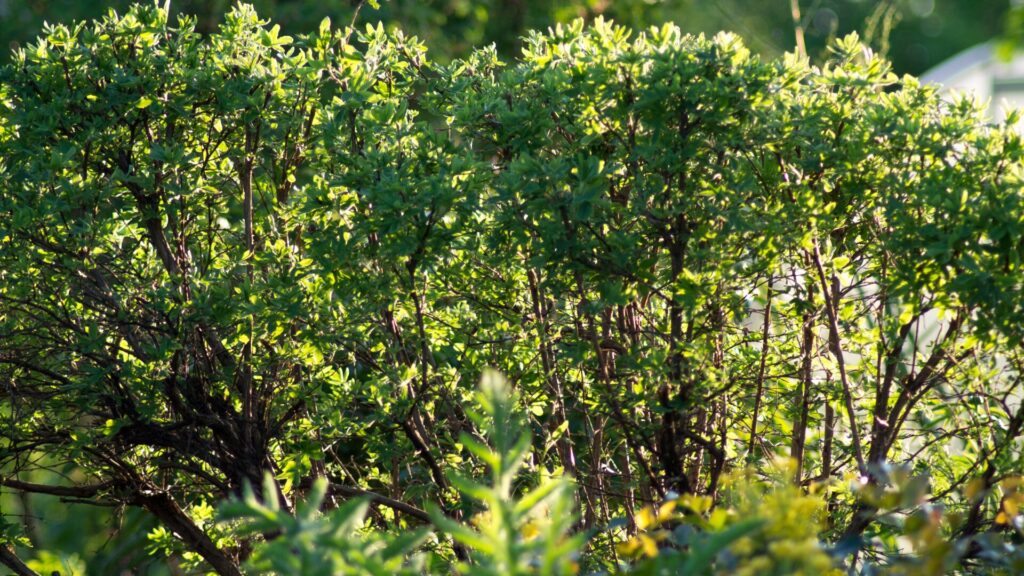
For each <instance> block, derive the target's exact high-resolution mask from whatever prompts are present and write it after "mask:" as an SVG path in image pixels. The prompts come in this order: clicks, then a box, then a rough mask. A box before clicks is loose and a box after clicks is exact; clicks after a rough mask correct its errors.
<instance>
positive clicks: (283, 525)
mask: <svg viewBox="0 0 1024 576" xmlns="http://www.w3.org/2000/svg"><path fill="white" fill-rule="evenodd" d="M274 490H275V484H274V480H273V478H272V477H270V476H267V477H266V479H265V481H264V488H263V493H264V494H272V493H273V491H274ZM326 491H327V481H326V480H324V479H323V478H319V479H317V481H316V482H314V483H313V486H312V489H311V490H310V492H309V494H307V496H306V501H305V502H303V503H302V504H300V505H299V506H298V508H297V509H296V511H295V514H294V515H292V514H289V513H288V512H287V511H285V510H282V509H281V508H280V506H279V505H278V502H277V500H276V499H274V498H270V499H267V500H266V502H265V503H263V502H260V501H259V500H258V499H257V498H256V496H255V494H254V493H253V491H252V488H251V487H250V486H249V485H246V487H245V488H244V496H243V498H242V499H241V500H237V501H234V502H230V503H227V504H225V505H223V506H221V509H220V514H219V517H220V519H221V520H222V521H241V522H242V525H241V527H240V528H239V529H237V530H236V532H237V533H239V534H271V536H270V537H269V538H270V540H269V541H268V542H266V543H263V544H261V545H259V546H258V547H257V549H256V550H255V551H254V553H253V555H252V556H251V558H250V559H249V567H250V568H251V569H252V570H254V571H255V572H256V573H260V574H268V573H276V574H303V575H308V576H333V575H336V574H372V575H374V576H383V575H386V574H396V575H405V574H409V575H411V574H420V573H421V572H420V567H419V566H418V563H417V562H416V561H415V560H413V561H411V562H410V561H407V559H406V556H407V555H410V554H411V553H412V552H414V551H415V549H416V548H417V546H419V544H420V543H421V542H422V540H423V539H424V537H425V534H424V533H423V532H421V531H416V532H409V533H408V534H405V535H403V536H400V537H395V538H390V539H384V538H383V537H382V536H381V535H379V534H374V533H372V532H371V533H367V532H364V531H362V530H361V528H362V526H363V523H364V521H365V520H366V513H367V510H368V508H369V502H367V501H366V500H359V499H357V500H353V501H351V502H347V503H346V504H344V505H342V506H340V507H338V508H337V509H335V510H332V511H331V512H330V514H327V515H323V516H321V515H320V514H319V512H318V511H319V509H320V507H321V506H322V505H323V504H324V496H325V493H326Z"/></svg>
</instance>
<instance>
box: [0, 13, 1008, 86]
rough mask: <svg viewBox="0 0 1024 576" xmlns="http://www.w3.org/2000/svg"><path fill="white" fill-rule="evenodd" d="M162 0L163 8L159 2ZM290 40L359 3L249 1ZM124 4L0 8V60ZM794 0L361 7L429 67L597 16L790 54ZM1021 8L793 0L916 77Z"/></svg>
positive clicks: (821, 33) (812, 39) (819, 42)
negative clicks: (413, 38) (427, 54)
mask: <svg viewBox="0 0 1024 576" xmlns="http://www.w3.org/2000/svg"><path fill="white" fill-rule="evenodd" d="M163 1H164V0H160V2H161V3H163ZM233 1H234V0H171V10H172V12H176V13H181V12H186V13H191V14H195V15H197V16H198V17H199V25H200V28H201V29H202V30H204V31H210V30H213V29H215V28H216V26H217V25H218V23H219V21H220V19H221V17H222V15H223V14H224V12H225V11H226V10H227V9H228V8H229V7H230V5H231V4H232V3H233ZM251 3H253V4H255V6H256V7H257V9H258V10H259V11H260V13H261V14H263V15H264V16H265V17H268V18H271V19H273V20H274V22H275V23H278V24H281V27H282V28H283V29H284V30H285V31H286V32H288V33H291V34H295V33H302V32H307V31H312V30H315V29H316V26H317V25H318V24H319V22H320V20H321V19H323V17H324V16H330V17H331V19H332V20H333V21H334V22H335V23H338V24H340V23H342V22H345V23H347V22H348V21H349V20H350V18H351V14H352V11H353V9H354V7H355V5H356V4H358V1H357V0H251ZM129 4H130V0H0V48H3V55H2V57H0V61H6V60H9V58H10V50H9V48H12V47H17V46H19V45H24V44H25V43H27V42H31V40H32V39H33V38H34V37H35V36H36V35H37V34H38V33H39V31H40V30H41V29H42V26H43V23H44V22H62V23H68V22H71V21H72V20H80V19H85V18H93V17H96V16H98V15H101V14H103V13H104V12H106V11H107V10H108V9H111V8H113V9H117V10H123V9H124V8H125V7H126V6H127V5H129ZM792 4H793V0H391V1H385V2H381V8H380V10H372V9H369V7H365V8H364V12H363V13H362V14H361V19H363V20H369V21H376V20H378V19H379V20H383V21H385V22H388V23H392V24H394V25H396V26H400V27H402V28H403V29H405V30H406V31H407V32H410V33H413V34H416V35H417V36H419V37H420V38H421V39H424V40H425V41H426V42H427V44H428V45H429V46H430V48H431V49H432V53H433V55H434V58H435V59H447V58H452V57H458V56H460V55H463V54H465V53H466V52H467V51H468V50H470V49H471V48H472V47H474V46H480V45H482V44H489V43H491V42H494V43H496V44H497V46H498V48H499V49H500V50H501V51H502V53H504V54H505V55H510V54H513V55H514V54H515V53H516V52H517V48H518V43H519V37H520V36H521V35H522V34H523V32H524V31H526V30H529V29H544V28H546V27H547V26H549V25H551V24H552V23H554V22H564V21H566V20H572V19H573V18H577V17H585V18H592V17H594V16H597V15H604V16H605V17H609V18H612V19H614V20H615V21H617V22H619V23H622V24H628V25H630V26H633V27H646V26H648V25H651V24H660V23H663V22H666V21H673V22H676V23H677V24H679V25H680V26H681V27H682V28H683V29H684V30H686V31H689V32H711V33H713V32H717V31H719V30H730V31H733V32H737V33H739V34H740V35H742V36H743V37H744V38H745V39H746V41H747V44H748V45H749V46H750V47H751V48H753V49H754V50H757V51H760V52H762V53H763V54H765V55H769V56H774V55H777V54H780V53H782V52H785V51H788V50H792V49H793V47H794V42H795V40H794V34H793V30H794V27H793V18H792ZM1021 4H1024V2H1022V1H1021V0H799V1H798V2H797V5H798V7H799V11H800V20H801V24H802V25H803V28H804V29H805V30H806V42H807V49H808V53H809V54H810V55H811V56H812V57H814V56H820V55H821V54H822V52H823V51H824V49H825V46H826V45H827V44H828V42H829V40H830V39H831V38H834V37H835V36H842V35H845V34H847V33H849V32H852V31H858V32H860V33H861V35H862V36H865V37H866V38H867V39H868V40H869V41H870V42H871V44H872V45H873V46H874V47H875V48H876V49H877V50H879V51H881V52H884V53H886V54H887V55H888V57H889V58H890V59H891V60H892V62H893V65H894V67H895V69H896V71H897V72H898V73H901V74H902V73H909V74H915V75H917V74H921V73H923V72H924V71H926V70H928V69H929V68H931V67H933V66H935V65H936V64H938V63H940V62H942V61H943V60H945V59H947V58H949V57H950V56H953V55H954V54H956V53H958V52H960V51H962V50H964V49H966V48H968V47H971V46H974V45H976V44H978V43H981V42H985V41H987V40H990V39H993V38H996V37H999V36H1001V35H1003V34H1004V33H1005V32H1007V31H1010V33H1011V35H1012V34H1013V33H1014V30H1013V29H1014V28H1017V27H1018V26H1017V25H1016V23H1015V21H1016V20H1024V18H1015V17H1013V16H1012V14H1011V13H1012V10H1011V9H1012V8H1015V6H1014V5H1017V7H1019V5H1021Z"/></svg>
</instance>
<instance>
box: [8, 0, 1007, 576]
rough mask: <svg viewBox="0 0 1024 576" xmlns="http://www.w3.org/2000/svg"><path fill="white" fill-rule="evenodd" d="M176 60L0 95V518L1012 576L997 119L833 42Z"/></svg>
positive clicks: (103, 61)
mask: <svg viewBox="0 0 1024 576" xmlns="http://www.w3.org/2000/svg"><path fill="white" fill-rule="evenodd" d="M193 26H194V21H192V20H189V19H183V20H180V21H178V22H177V23H169V22H168V21H167V15H166V14H165V13H164V12H162V11H160V10H158V9H155V8H147V7H137V8H135V9H133V10H132V11H131V12H129V13H127V14H126V15H124V16H118V15H114V14H111V15H110V16H108V17H107V18H105V19H103V20H101V21H98V22H96V23H94V24H91V25H85V24H81V25H76V26H74V27H70V28H69V27H63V26H57V27H52V28H50V29H48V30H47V32H46V36H45V37H44V38H42V39H41V40H40V41H39V42H37V43H36V44H33V45H31V46H28V47H26V48H25V49H24V50H22V51H20V52H19V53H18V54H17V55H16V58H15V61H14V62H13V63H12V64H11V65H10V66H7V67H6V68H4V70H3V73H2V74H3V76H2V84H0V103H2V106H0V214H2V218H0V382H2V383H3V386H4V395H3V397H2V400H0V414H2V416H3V426H4V434H3V436H2V438H0V473H2V477H0V485H2V486H4V487H5V488H6V490H8V491H11V492H14V493H22V494H36V495H39V496H36V497H37V498H39V497H44V496H47V495H48V496H49V497H57V498H64V499H66V500H69V501H73V502H76V503H88V504H95V505H99V506H103V507H110V508H111V509H112V510H114V511H115V514H120V513H121V512H120V511H122V510H124V509H141V510H144V511H146V512H147V513H148V514H149V517H150V518H152V519H153V520H152V521H153V522H154V523H155V525H154V527H153V529H152V531H151V532H150V536H149V538H150V544H151V546H150V551H151V553H152V554H153V555H154V556H155V557H157V558H169V559H171V560H170V561H173V562H174V563H178V564H192V565H201V566H203V569H209V570H213V571H215V572H217V573H221V574H238V573H240V572H241V570H242V568H241V567H242V565H243V564H244V563H245V562H246V560H251V561H252V563H253V564H252V565H253V566H255V567H257V569H264V568H270V567H276V569H278V570H281V571H284V572H288V571H290V570H293V569H294V568H293V566H295V564H289V562H308V563H307V564H304V565H303V566H315V565H316V563H317V562H321V561H322V562H325V563H326V564H322V565H321V569H325V570H328V571H329V572H330V571H338V570H342V569H347V568H342V567H343V566H349V567H351V566H355V568H354V569H357V570H358V569H367V570H369V569H371V567H372V569H374V570H378V571H379V570H387V571H392V572H393V571H399V570H405V569H407V570H410V571H416V570H420V569H422V570H442V571H443V570H447V569H448V567H449V566H453V565H456V564H458V565H460V566H463V567H464V568H465V571H467V572H470V573H510V572H512V571H515V570H518V571H520V572H529V571H531V570H540V569H541V567H542V566H546V567H547V569H548V572H549V573H565V572H567V571H572V570H577V569H578V570H580V571H582V572H591V571H600V570H607V571H616V570H622V571H627V570H635V571H638V572H640V573H677V572H678V571H679V570H683V569H685V570H689V571H691V572H694V573H698V572H713V571H717V572H720V573H733V572H739V571H747V572H749V573H769V572H770V573H780V574H781V573H796V572H799V571H801V570H803V571H804V572H805V573H812V572H814V573H817V572H820V571H821V570H823V569H825V566H826V565H830V566H832V567H833V568H835V569H841V568H843V567H844V566H846V567H852V569H853V570H855V571H861V572H864V573H872V571H877V570H879V569H884V570H889V571H892V572H901V573H908V574H909V573H914V574H938V573H942V572H943V571H947V570H952V569H958V570H961V571H966V572H969V571H995V570H1000V569H1001V570H1005V571H1006V572H1007V573H1013V572H1014V571H1015V570H1019V568H1020V562H1022V561H1024V560H1022V554H1021V552H1020V547H1019V546H1020V545H1019V541H1020V537H1021V535H1020V527H1021V516H1020V515H1019V514H1018V508H1019V504H1020V503H1021V502H1022V501H1024V495H1022V494H1021V493H1020V492H1019V491H1018V490H1019V484H1020V483H1019V482H1018V481H1017V480H1016V475H1017V474H1020V473H1021V470H1022V466H1021V462H1020V457H1021V456H1020V438H1021V433H1022V427H1024V408H1022V405H1021V402H1020V398H1021V387H1020V377H1021V371H1020V366H1021V361H1022V360H1024V357H1022V351H1024V350H1022V348H1021V346H1020V342H1021V336H1022V330H1021V327H1022V326H1024V324H1022V315H1024V290H1022V288H1024V287H1022V286H1021V275H1020V274H1021V259H1022V256H1024V242H1022V229H1024V210H1022V205H1021V201H1022V196H1021V189H1020V175H1021V170H1020V160H1021V157H1022V154H1024V149H1022V146H1021V139H1020V136H1019V135H1018V133H1017V132H1016V130H1015V129H1014V128H1013V126H1012V124H1013V122H1014V119H1013V118H1011V119H1010V124H1009V125H990V124H986V123H985V122H984V121H983V120H982V117H981V113H980V111H979V107H978V106H976V105H975V104H974V103H973V102H971V101H969V100H956V101H953V102H943V101H942V100H941V99H940V98H939V97H938V95H937V94H936V89H935V88H934V87H929V86H921V85H920V84H919V83H918V82H917V81H916V80H914V79H913V78H909V77H908V78H902V79H900V78H897V77H895V76H894V75H893V74H892V73H891V72H890V70H889V67H888V64H887V63H886V62H885V61H884V60H882V59H880V58H878V57H876V56H875V55H873V54H872V53H871V51H870V50H867V49H865V48H864V47H863V46H862V45H861V44H860V43H859V42H858V41H857V39H856V38H853V37H851V38H847V39H845V40H843V41H841V42H839V43H837V44H836V45H835V46H834V55H833V58H832V59H831V60H830V61H829V62H828V63H826V64H823V65H821V66H812V65H810V64H809V63H808V62H807V61H806V60H802V59H799V58H795V57H791V56H790V57H786V58H784V59H782V60H775V61H762V60H761V59H759V58H757V57H755V56H752V55H751V54H750V53H749V52H748V51H747V50H746V49H745V48H744V47H743V45H742V43H741V42H740V40H739V39H738V38H736V37H734V36H730V35H720V36H716V37H715V38H713V39H709V38H705V37H693V36H686V35H683V34H681V33H680V32H679V30H678V29H677V28H674V27H672V26H664V27H662V28H657V29H651V30H648V31H646V32H644V33H631V32H630V31H628V30H626V29H623V28H620V27H617V26H615V25H613V24H611V23H609V22H605V21H598V22H596V23H595V24H594V25H593V26H591V27H585V26H584V25H583V24H582V22H577V23H575V24H573V25H570V26H562V27H558V28H555V29H553V30H551V31H549V32H548V33H547V34H539V33H535V34H532V35H530V36H529V37H528V38H527V39H526V40H525V45H526V49H525V51H524V54H523V56H522V58H521V59H519V60H517V61H515V62H511V63H506V62H503V61H501V60H500V59H499V58H498V57H497V55H496V53H495V51H494V50H493V49H483V50H480V51H477V52H475V53H474V54H473V55H472V56H470V57H468V58H467V59H465V60H460V61H456V62H454V63H451V64H446V65H439V64H435V63H432V62H431V61H430V60H429V59H428V56H427V53H426V50H425V49H424V48H423V46H422V45H421V44H420V42H419V41H417V40H416V39H415V38H409V37H405V36H403V35H402V34H400V33H389V32H386V31H385V29H384V28H383V27H382V26H368V27H366V28H365V29H364V30H360V31H354V30H347V29H346V30H339V29H337V28H334V27H332V26H331V24H330V22H329V21H326V20H325V21H324V22H323V24H322V25H321V26H320V28H319V31H318V32H316V33H313V34H310V35H308V36H300V37H294V38H293V37H289V36H286V35H283V34H282V33H281V32H280V31H279V29H278V28H276V27H271V26H269V25H268V24H267V23H266V22H263V21H261V20H260V19H259V18H258V17H257V16H256V14H255V12H254V11H253V10H252V8H250V7H248V6H245V5H241V6H239V7H237V8H236V9H234V10H233V11H232V12H231V13H230V14H229V15H228V16H227V19H226V22H225V24H224V25H223V26H222V27H221V28H220V29H219V31H218V32H217V33H215V34H213V35H212V36H210V37H208V38H207V37H201V36H199V35H198V34H196V33H195V32H194V31H193ZM488 368H494V369H497V370H499V371H501V372H502V373H504V374H505V375H506V376H507V378H508V380H509V382H510V385H511V387H512V388H513V389H514V390H515V391H516V399H515V400H508V397H507V396H506V395H504V393H502V392H500V390H501V389H503V388H502V387H501V386H499V385H497V384H493V383H492V384H491V385H489V386H485V387H484V388H483V392H482V396H481V397H482V398H483V399H484V401H483V403H482V405H481V407H480V409H479V410H474V409H471V408H470V406H471V405H472V404H471V402H472V399H473V398H474V397H475V396H474V390H475V383H476V382H477V381H478V379H479V378H480V376H481V375H482V374H484V373H485V370H487V369H488ZM513 406H515V408H513ZM516 414H522V415H523V416H522V418H523V421H520V420H519V418H520V417H519V416H516ZM527 432H528V433H527ZM488 435H489V438H490V441H491V442H492V444H490V448H488V447H487V446H488V444H486V442H485V437H487V436H488ZM780 456H786V457H788V458H790V459H791V463H786V464H784V465H780V464H779V460H778V458H779V457H780ZM268 473H269V480H267V481H266V482H265V481H264V480H265V475H266V474H268ZM485 477H489V478H490V481H489V483H488V484H481V479H482V478H485ZM562 477H569V478H572V479H574V480H573V482H574V483H573V484H571V485H570V484H567V483H566V482H567V481H566V480H560V479H559V478H562ZM485 486H489V488H487V487H485ZM570 486H571V487H572V488H571V489H570ZM247 487H249V488H247ZM538 487H539V488H538ZM536 489H539V490H540V492H530V490H536ZM247 490H248V491H249V492H246V491H247ZM242 494H245V495H246V497H245V498H244V499H243V500H242V501H241V502H242V503H241V504H236V505H233V506H234V507H229V508H228V509H227V512H225V514H226V515H227V516H226V517H227V518H235V519H237V518H241V517H245V518H256V519H257V520H258V521H257V522H254V523H249V524H246V526H247V527H248V528H247V529H242V528H241V527H240V525H239V524H238V523H237V521H227V522H221V523H217V522H216V521H215V514H214V508H215V506H216V505H217V504H218V502H220V501H222V500H224V499H228V498H231V497H233V496H239V495H242ZM538 494H539V495H538ZM542 496H547V498H542ZM354 497H363V498H366V501H365V502H370V503H372V504H373V505H372V506H367V504H365V503H364V504H361V505H360V504H350V503H345V500H347V499H351V498H354ZM570 499H572V500H574V504H573V505H574V506H575V507H576V510H578V515H579V518H578V520H575V521H573V520H571V518H572V517H573V516H572V514H570V513H569V512H568V511H567V509H568V507H569V500H570ZM298 500H305V501H306V502H307V504H305V505H296V504H295V502H296V501H298ZM6 501H8V500H6V499H5V502H6ZM26 501H28V502H31V500H26ZM315 508H323V509H324V510H336V511H335V512H333V513H328V514H327V515H326V516H324V517H323V518H320V517H318V516H317V514H316V513H315V512H314V509H315ZM428 509H429V510H432V512H428V511H427V510H428ZM8 510H9V508H7V507H6V506H5V508H4V511H3V513H4V524H3V533H2V534H3V537H4V539H5V540H6V542H7V543H8V545H5V546H4V547H0V561H2V562H3V563H5V564H6V565H8V566H9V567H11V568H12V569H16V570H19V568H16V566H19V564H18V560H17V559H16V556H15V554H16V553H25V552H26V550H25V549H23V548H22V547H21V546H22V544H24V543H25V542H26V540H31V539H32V538H31V534H30V532H31V528H30V527H28V526H27V524H26V523H25V522H21V521H19V520H20V519H19V517H18V515H17V513H10V512H8ZM15 510H17V509H15ZM795 512H801V513H800V514H797V513H795ZM804 512H806V513H804ZM424 525H430V526H433V528H434V530H432V531H431V532H432V534H433V535H432V536H426V535H424V536H423V538H426V539H425V540H424V541H423V543H422V544H419V545H418V546H417V542H418V541H416V540H395V539H394V535H395V534H397V533H400V532H406V531H409V530H411V529H414V528H418V527H422V526H424ZM26 532H29V533H26ZM357 533H358V534H361V535H363V536H361V537H360V538H358V539H357V538H354V537H352V535H353V534H357ZM517 533H518V534H519V536H520V537H514V536H513V535H514V534H517ZM570 534H571V536H570ZM449 537H454V539H453V540H452V539H449ZM37 540H38V539H37ZM584 540H585V541H586V544H585V546H582V547H580V546H578V545H579V544H580V543H581V542H582V541H584ZM10 545H16V546H17V548H14V547H10ZM413 548H415V550H416V551H417V552H416V553H413V554H412V555H411V556H410V555H409V554H407V551H408V550H411V549H413ZM284 550H291V551H294V556H289V555H288V554H285V553H283V551H284ZM574 550H575V552H576V553H572V551H574ZM27 553H28V554H32V552H31V551H29V552H27ZM85 561H86V562H88V559H87V558H86V559H85ZM331 562H335V564H331ZM282 563H283V564H282ZM360 563H361V564H360ZM325 566H326V568H324V567H325ZM27 569H28V568H26V570H27ZM460 570H461V568H460ZM772 571H773V572H772Z"/></svg>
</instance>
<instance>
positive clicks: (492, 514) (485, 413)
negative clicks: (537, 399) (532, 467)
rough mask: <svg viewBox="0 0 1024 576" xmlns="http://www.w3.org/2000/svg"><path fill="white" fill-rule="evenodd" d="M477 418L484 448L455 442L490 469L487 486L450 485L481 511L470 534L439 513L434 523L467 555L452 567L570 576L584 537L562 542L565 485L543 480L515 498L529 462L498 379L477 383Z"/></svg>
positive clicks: (567, 521) (568, 514)
mask: <svg viewBox="0 0 1024 576" xmlns="http://www.w3.org/2000/svg"><path fill="white" fill-rule="evenodd" d="M478 401H479V403H480V407H481V413H480V414H473V415H472V418H473V420H474V422H476V424H477V425H478V426H479V427H480V429H482V430H485V431H486V432H487V437H488V440H489V441H490V445H489V446H488V445H486V444H482V443H480V442H479V441H478V440H476V439H474V438H473V437H472V436H469V435H466V434H464V435H463V436H462V438H461V440H462V443H463V444H464V445H465V446H466V448H467V449H469V451H470V452H472V453H473V454H474V455H475V456H476V457H477V458H479V459H480V460H481V461H482V462H484V463H486V464H487V467H488V469H489V470H490V483H489V484H490V485H484V484H480V483H477V482H475V481H473V480H471V479H468V478H459V477H455V478H453V480H454V481H453V484H454V485H455V487H456V488H457V489H458V490H459V492H461V493H462V494H463V495H465V496H469V497H471V498H473V499H474V500H477V501H479V502H481V503H483V504H484V509H483V511H482V512H480V513H478V514H477V515H476V516H474V517H473V519H472V521H471V524H472V525H473V528H471V527H468V526H465V525H463V524H460V523H458V522H455V521H453V520H451V519H449V518H447V517H446V516H444V515H443V514H441V513H440V512H439V511H436V510H435V512H434V514H433V517H434V523H435V524H436V525H437V526H438V527H439V528H441V529H442V530H444V531H445V532H446V533H448V534H450V535H451V536H452V537H453V538H454V539H455V540H456V541H457V542H459V543H460V544H462V545H464V546H466V547H467V548H468V549H469V550H471V551H472V560H473V563H472V564H468V565H464V566H462V567H460V568H459V572H460V573H465V574H473V575H479V576H484V575H494V576H497V575H504V574H508V575H517V574H544V575H558V574H574V573H575V572H576V570H577V568H578V566H577V564H576V562H577V556H578V553H579V549H580V548H581V546H582V545H583V542H584V535H583V534H577V535H575V536H570V535H569V532H570V530H571V529H572V524H573V520H574V518H573V503H572V486H571V484H570V483H569V482H568V481H567V480H566V479H564V478H559V479H550V478H548V479H544V480H543V481H542V482H541V483H540V485H539V486H537V487H536V488H533V489H532V490H530V491H529V492H526V493H525V494H523V495H522V496H519V497H516V496H515V495H514V493H513V487H514V483H515V481H516V479H517V476H518V475H519V473H520V472H521V469H522V468H523V465H524V461H525V460H526V459H527V458H528V457H529V456H530V435H529V434H528V433H526V432H525V431H524V430H523V424H522V422H521V420H522V414H520V413H519V410H518V408H517V406H516V401H515V398H514V397H513V396H512V394H511V392H510V391H509V390H508V388H507V385H506V384H505V380H504V379H503V378H502V377H500V376H498V375H497V374H495V373H491V372H489V373H485V374H484V377H483V380H482V381H481V384H480V393H479V396H478Z"/></svg>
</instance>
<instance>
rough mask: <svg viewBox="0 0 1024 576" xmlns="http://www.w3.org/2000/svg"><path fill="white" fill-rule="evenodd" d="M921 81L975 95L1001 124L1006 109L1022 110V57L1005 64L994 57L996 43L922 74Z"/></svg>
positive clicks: (984, 45) (962, 55) (1023, 60)
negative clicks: (987, 106)
mask: <svg viewBox="0 0 1024 576" xmlns="http://www.w3.org/2000/svg"><path fill="white" fill-rule="evenodd" d="M921 80H922V81H924V82H926V83H927V82H935V83H938V84H942V85H943V86H944V87H945V90H952V91H957V92H971V93H974V94H975V95H976V96H977V97H978V98H979V99H980V100H981V101H982V102H988V103H989V116H990V117H991V118H992V119H993V120H1002V119H1003V118H1004V117H1005V116H1006V111H1007V110H1008V109H1011V108H1022V109H1024V56H1022V55H1017V56H1015V57H1014V58H1013V59H1012V60H1010V61H1004V60H1002V59H1001V58H1000V57H999V56H998V55H997V54H996V43H995V42H986V43H985V44H980V45H978V46H975V47H974V48H970V49H968V50H965V51H963V52H961V53H959V54H957V55H956V56H953V57H952V58H950V59H949V60H946V61H945V62H943V63H942V64H939V65H938V66H936V67H935V68H932V69H931V70H929V71H927V72H925V73H924V75H923V76H921Z"/></svg>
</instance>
